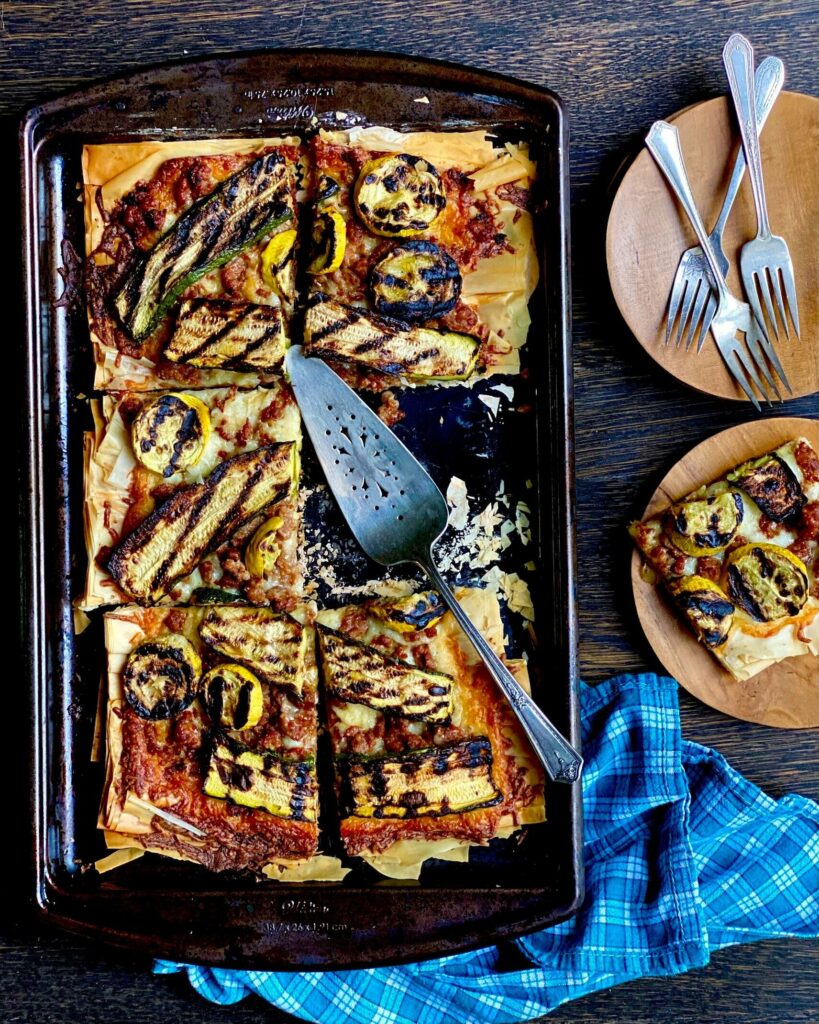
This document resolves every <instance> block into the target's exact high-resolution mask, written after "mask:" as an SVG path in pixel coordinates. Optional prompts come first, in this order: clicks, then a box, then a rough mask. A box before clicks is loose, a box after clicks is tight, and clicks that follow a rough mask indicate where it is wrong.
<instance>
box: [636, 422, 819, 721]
mask: <svg viewBox="0 0 819 1024" xmlns="http://www.w3.org/2000/svg"><path fill="white" fill-rule="evenodd" d="M795 437H806V438H807V439H808V440H809V441H810V442H811V444H812V445H813V446H814V447H815V448H816V450H817V451H819V422H817V421H816V420H809V419H804V418H799V417H792V416H785V417H779V418H776V419H769V420H752V421H751V422H749V423H741V424H739V425H738V426H736V427H729V428H728V430H723V431H721V432H720V433H719V434H715V435H714V436H713V437H709V438H707V439H706V440H705V441H703V442H702V443H701V444H698V445H697V446H696V448H693V449H692V450H691V451H690V452H688V453H687V454H686V455H684V456H683V458H682V459H680V461H679V462H678V463H677V464H676V465H675V466H673V467H672V469H671V470H670V471H669V472H668V473H667V474H666V475H665V476H664V477H663V479H662V480H661V481H660V484H659V486H658V487H657V490H656V491H655V492H654V494H653V495H652V496H651V500H650V501H649V503H648V506H647V507H646V509H645V511H644V513H643V515H642V516H641V519H646V518H647V517H649V516H653V515H656V514H657V513H658V512H662V511H663V510H664V509H666V508H668V506H669V505H670V504H672V503H673V502H675V501H679V500H680V499H681V498H684V497H685V496H686V495H687V494H690V493H691V492H692V491H694V490H696V489H697V488H698V487H701V486H702V485H703V484H709V483H711V482H712V481H714V480H717V479H719V478H720V477H721V476H722V475H723V474H724V473H726V472H728V470H730V469H733V467H734V466H738V465H739V464H740V463H741V462H744V461H745V460H746V459H750V458H753V456H755V455H762V454H763V453H764V452H767V451H771V450H772V449H774V448H778V447H779V446H780V445H782V444H785V442H786V441H791V440H793V438H795ZM642 565H643V559H642V558H641V556H640V553H639V552H638V551H637V550H636V549H635V551H634V554H633V555H632V559H631V586H632V589H633V591H634V602H635V605H636V607H637V615H638V617H639V619H640V624H641V625H642V627H643V631H644V632H645V635H646V637H647V639H648V642H649V643H650V644H651V646H652V648H653V650H654V653H655V654H656V655H657V657H658V658H659V660H660V661H661V662H662V664H663V666H664V667H665V669H666V671H667V672H668V673H669V675H672V676H674V678H675V679H676V680H677V681H678V682H679V683H680V684H681V685H682V686H684V687H685V688H686V690H688V692H689V693H691V694H693V696H695V697H696V698H697V699H698V700H701V701H702V702H703V703H705V704H707V705H708V706H709V707H712V708H716V709H717V710H718V711H722V712H723V714H726V715H730V716H731V717H733V718H740V719H743V720H744V721H746V722H757V723H758V724H759V725H771V726H777V727H778V728H782V729H814V728H816V727H817V726H819V656H818V655H813V654H807V655H804V656H802V657H800V658H786V659H785V661H783V662H780V664H778V665H771V667H770V668H767V669H765V670H764V671H762V672H760V673H759V674H758V675H755V676H753V677H752V678H751V679H744V680H739V679H734V678H733V676H731V674H730V673H729V672H726V671H725V669H724V668H723V667H722V666H721V665H720V664H719V662H718V661H717V660H716V658H715V657H714V656H713V655H712V654H711V653H710V652H709V651H708V650H706V648H705V647H703V645H702V644H700V643H698V642H697V639H696V637H695V636H694V634H693V633H692V632H691V631H690V630H689V629H688V628H687V627H686V625H685V624H684V623H683V622H682V621H681V620H680V617H679V615H678V614H677V613H676V612H675V610H674V608H673V607H672V605H671V604H670V603H669V602H668V601H667V600H666V599H665V597H664V594H663V592H662V591H661V590H660V589H659V588H658V587H656V586H654V585H653V584H652V583H649V582H648V581H647V580H646V579H644V578H643V575H642V573H641V567H642ZM817 739H819V737H817Z"/></svg>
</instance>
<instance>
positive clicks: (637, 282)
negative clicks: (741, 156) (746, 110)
mask: <svg viewBox="0 0 819 1024" xmlns="http://www.w3.org/2000/svg"><path fill="white" fill-rule="evenodd" d="M732 118H733V114H732V112H731V108H730V106H729V101H728V99H727V98H726V97H720V98H718V99H713V100H707V101H706V102H704V103H698V104H695V105H694V106H693V107H688V108H686V109H685V110H683V111H680V112H679V113H678V114H677V115H675V116H674V117H673V118H672V119H671V120H673V122H674V124H675V125H676V127H677V129H678V130H679V133H680V141H681V145H682V150H683V155H684V157H685V163H686V167H687V169H688V176H689V178H690V179H691V187H692V190H693V192H694V198H695V199H696V201H697V207H698V209H699V211H700V214H701V215H702V218H703V220H704V222H705V226H706V228H707V229H708V230H709V231H710V230H711V228H712V227H713V224H714V221H715V220H716V217H717V214H718V212H719V208H720V206H721V204H722V199H723V196H724V195H725V189H726V187H727V184H728V178H729V176H730V172H731V168H732V167H733V159H732V156H733V153H734V151H735V149H736V146H737V141H738V133H737V131H736V129H735V128H734V126H733V123H732ZM761 148H762V163H763V170H764V174H765V192H766V196H767V200H768V212H769V215H770V222H771V230H772V231H774V233H775V234H777V235H781V236H782V237H783V238H785V240H786V241H787V243H788V247H789V249H790V253H791V259H792V260H793V267H794V276H795V279H796V292H797V299H798V302H799V321H800V333H801V338H800V339H798V340H797V339H795V337H794V339H793V340H788V339H787V338H785V337H784V336H783V338H782V341H781V342H779V343H778V344H777V353H778V355H779V358H780V360H781V362H782V365H783V367H784V369H785V373H786V374H787V375H788V379H789V381H790V383H791V387H792V388H793V396H794V397H799V396H801V395H810V394H813V392H815V391H819V228H817V225H819V173H817V164H816V154H817V152H819V99H815V98H814V97H812V96H802V95H800V94H799V93H791V92H785V93H782V95H781V96H780V97H779V99H778V100H777V102H776V104H775V106H774V108H773V110H772V111H771V114H770V116H769V118H768V121H767V122H766V124H765V128H764V130H763V132H762V137H761ZM755 236H756V213H755V210H754V203H753V196H752V194H751V188H750V184H749V181H748V175H747V174H746V175H745V178H744V179H743V182H742V185H741V187H740V190H739V194H738V196H737V199H736V202H735V204H734V208H733V210H732V211H731V216H730V217H729V219H728V224H727V226H726V229H725V235H724V237H723V247H724V249H725V254H726V256H727V257H728V259H729V260H730V262H731V266H730V269H729V271H728V286H729V288H730V289H731V290H732V292H733V293H734V295H736V296H737V297H740V298H742V297H743V292H742V285H741V282H740V278H739V272H738V265H739V264H738V257H739V251H740V249H741V248H742V245H743V244H744V243H745V242H747V241H749V240H750V239H752V238H754V237H755ZM696 244H697V239H696V236H695V235H694V231H693V228H692V227H691V225H690V224H689V223H688V220H687V218H686V217H685V214H684V213H683V212H682V209H681V208H680V207H679V206H678V204H677V201H676V199H675V198H674V196H673V194H672V192H671V190H670V188H669V187H668V185H667V184H666V182H665V179H664V178H663V176H662V174H661V173H660V170H659V168H658V167H657V165H656V164H655V163H654V160H653V158H652V156H651V154H650V153H649V151H648V150H647V149H645V148H643V150H642V151H641V152H640V153H639V154H638V156H637V157H636V158H635V160H634V162H633V163H632V165H631V167H630V168H629V169H628V171H626V173H625V175H624V177H623V180H622V182H621V184H620V187H619V189H618V190H617V194H616V196H615V197H614V203H613V204H612V208H611V214H610V215H609V222H608V229H607V233H606V259H607V261H608V269H609V278H610V280H611V288H612V292H613V293H614V298H615V301H616V302H617V305H618V307H619V309H620V312H621V313H622V315H623V318H624V319H625V321H626V323H627V324H628V326H629V327H630V328H631V330H632V332H633V334H634V336H635V337H636V338H637V340H638V341H639V342H640V344H641V345H642V346H643V348H644V349H645V350H646V352H648V354H649V355H650V356H652V358H654V359H655V360H656V361H657V362H658V363H659V364H660V365H661V366H662V367H663V368H664V369H666V370H668V372H669V373H671V374H673V375H674V376H675V377H677V378H678V379H679V380H681V381H683V382H684V383H686V384H688V385H690V386H691V387H693V388H696V389H698V390H699V391H704V392H706V393H707V394H711V395H718V396H720V397H723V398H733V399H738V400H742V401H747V398H745V395H744V394H743V393H742V391H740V389H739V388H738V386H737V385H736V384H735V382H734V379H733V377H731V375H730V374H729V373H728V370H727V369H726V368H725V364H724V363H723V361H722V358H721V356H720V354H719V351H718V350H717V347H716V345H715V344H714V342H713V339H712V338H711V336H710V335H709V337H708V338H707V339H706V341H705V344H704V346H703V349H702V351H701V352H700V353H699V354H697V351H696V346H695V345H694V346H692V348H691V349H690V350H689V351H686V349H685V346H684V345H682V346H680V348H677V347H676V346H675V345H674V342H673V338H672V340H671V342H670V343H669V344H668V345H666V344H665V316H666V310H667V307H668V297H669V293H670V291H671V284H672V282H673V280H674V274H675V273H676V270H677V264H678V263H679V260H680V256H681V255H682V254H683V252H684V251H685V250H686V249H687V248H689V246H692V245H696ZM786 397H789V396H787V393H786Z"/></svg>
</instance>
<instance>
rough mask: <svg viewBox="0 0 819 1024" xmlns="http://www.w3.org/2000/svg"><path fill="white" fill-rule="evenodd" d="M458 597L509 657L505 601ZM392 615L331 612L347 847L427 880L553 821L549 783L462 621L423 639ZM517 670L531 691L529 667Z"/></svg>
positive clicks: (422, 630)
mask: <svg viewBox="0 0 819 1024" xmlns="http://www.w3.org/2000/svg"><path fill="white" fill-rule="evenodd" d="M458 599H459V600H460V602H461V604H462V605H463V606H464V607H465V608H466V609H467V611H468V613H469V615H470V618H471V619H472V621H473V622H475V624H476V625H477V626H478V628H479V629H481V631H482V632H483V634H484V636H486V637H487V639H488V640H489V642H490V643H491V644H492V646H493V647H494V649H495V650H496V651H497V652H498V653H499V654H500V655H501V656H503V625H502V623H501V618H500V609H499V606H498V602H497V599H496V598H495V596H494V595H493V594H491V593H490V592H489V591H486V590H467V589H465V590H461V591H459V593H458ZM420 604H424V605H427V606H428V604H429V602H424V601H421V602H420ZM389 606H390V600H389V599H383V600H374V601H368V602H365V603H364V604H360V605H352V606H347V607H345V608H340V609H332V610H324V611H321V612H319V614H318V617H317V621H316V628H317V634H318V642H319V652H320V657H319V661H320V666H321V675H322V683H323V690H324V697H325V704H326V709H327V727H328V731H329V733H330V738H331V742H332V747H333V754H334V760H335V770H336V792H337V800H338V805H339V811H340V816H341V825H340V828H341V838H342V841H343V843H344V846H345V849H346V850H347V852H348V853H349V854H352V855H356V856H360V857H362V858H363V859H364V860H365V861H367V863H369V864H370V865H372V866H373V867H374V868H376V870H378V871H380V872H381V873H382V874H385V875H388V876H390V877H394V878H417V877H418V876H419V874H420V871H421V867H422V866H423V863H424V861H425V860H427V859H428V858H431V857H436V858H444V859H449V860H462V861H465V860H467V859H468V855H469V854H468V851H469V847H470V846H473V845H485V844H486V843H488V842H489V840H490V839H493V838H498V837H507V836H509V835H511V833H512V832H514V831H515V830H516V829H517V828H519V827H520V826H521V825H523V824H532V823H536V822H539V821H543V820H544V801H543V785H544V780H543V775H542V771H541V769H540V766H539V764H538V762H537V759H536V757H535V756H534V754H533V752H532V750H531V748H530V747H529V744H528V741H527V740H526V738H525V737H524V735H523V734H522V732H521V729H520V726H519V724H518V722H517V720H516V719H515V717H514V715H513V714H512V712H511V710H510V709H509V707H508V705H507V704H506V701H505V700H504V698H503V697H502V695H501V694H500V693H499V692H498V690H497V687H496V686H495V685H494V683H493V682H492V680H491V678H490V677H489V675H488V673H487V672H486V669H485V668H484V666H483V664H482V663H481V662H480V661H479V660H478V657H477V655H476V654H475V652H474V651H473V650H472V648H471V646H470V645H469V642H468V640H467V639H466V637H465V636H464V635H463V634H462V632H461V630H460V627H459V626H458V625H457V623H456V622H455V619H454V617H453V616H452V614H451V613H449V612H446V613H443V610H442V612H441V614H440V615H439V616H438V617H437V618H432V619H430V618H429V617H426V618H425V619H424V622H425V624H424V625H423V626H422V624H421V623H418V625H419V628H418V629H415V630H413V629H411V628H410V629H407V628H406V622H405V621H404V616H403V614H401V615H399V617H398V618H396V617H394V616H393V615H392V614H391V609H390V607H389ZM509 667H510V669H511V670H512V671H513V672H514V674H515V675H516V677H517V678H518V680H519V681H520V682H521V683H522V684H523V685H524V686H526V687H528V676H527V672H526V665H525V663H524V662H522V661H511V662H509Z"/></svg>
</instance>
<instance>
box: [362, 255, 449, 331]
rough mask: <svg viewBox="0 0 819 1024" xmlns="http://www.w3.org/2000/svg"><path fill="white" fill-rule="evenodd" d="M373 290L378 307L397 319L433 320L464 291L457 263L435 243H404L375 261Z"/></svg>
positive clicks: (372, 280)
mask: <svg viewBox="0 0 819 1024" xmlns="http://www.w3.org/2000/svg"><path fill="white" fill-rule="evenodd" d="M370 291H371V293H372V297H373V304H374V306H375V308H376V310H377V311H378V312H379V313H381V314H382V315H383V316H392V317H395V318H396V319H397V320H434V319H436V318H437V317H440V316H444V315H445V314H446V313H448V312H449V311H450V310H451V309H452V308H453V307H454V306H455V304H456V302H457V301H458V296H459V295H460V294H461V272H460V270H458V264H457V263H456V262H455V260H454V259H453V258H452V257H451V256H450V255H449V253H446V252H444V250H443V249H442V248H441V247H440V246H438V245H436V244H435V243H434V242H427V241H425V240H423V239H416V240H414V241H409V242H404V244H403V245H397V246H396V247H395V248H394V249H392V250H391V251H390V252H388V253H387V254H386V256H384V257H382V258H381V259H380V260H379V261H378V262H377V263H375V264H373V267H372V269H371V270H370Z"/></svg>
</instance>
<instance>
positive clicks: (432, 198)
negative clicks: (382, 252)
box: [355, 153, 446, 238]
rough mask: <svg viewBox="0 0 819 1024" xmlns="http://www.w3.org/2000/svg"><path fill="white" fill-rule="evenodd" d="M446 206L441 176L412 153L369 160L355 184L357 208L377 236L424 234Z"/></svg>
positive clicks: (404, 236)
mask: <svg viewBox="0 0 819 1024" xmlns="http://www.w3.org/2000/svg"><path fill="white" fill-rule="evenodd" d="M445 206H446V192H445V191H444V185H443V182H442V181H441V176H440V175H439V174H438V172H437V171H436V169H435V168H434V167H433V166H432V164H431V163H429V161H428V160H424V159H423V158H422V157H418V156H412V155H411V154H409V153H397V154H388V155H387V156H380V157H376V159H374V160H368V161H367V163H366V164H364V166H363V167H362V168H361V173H360V174H359V176H358V180H357V181H356V185H355V208H356V210H357V211H358V215H359V217H360V218H361V219H362V220H363V221H364V223H365V224H366V225H367V227H368V228H369V229H370V231H373V232H374V233H375V234H376V235H384V236H386V237H387V238H412V237H413V236H415V235H420V234H423V232H424V231H427V230H428V229H429V227H430V226H431V225H432V223H433V222H434V221H435V220H436V218H437V217H438V216H439V214H440V213H441V210H443V208H444V207H445Z"/></svg>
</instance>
